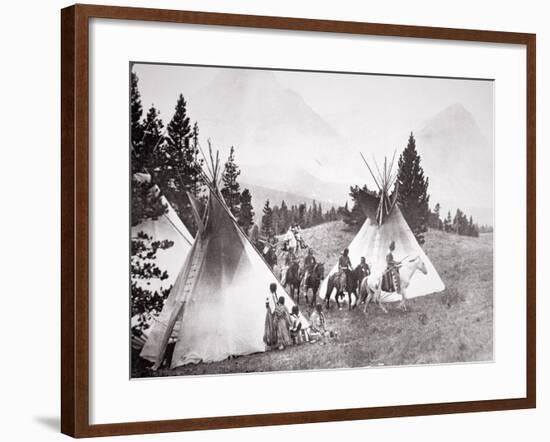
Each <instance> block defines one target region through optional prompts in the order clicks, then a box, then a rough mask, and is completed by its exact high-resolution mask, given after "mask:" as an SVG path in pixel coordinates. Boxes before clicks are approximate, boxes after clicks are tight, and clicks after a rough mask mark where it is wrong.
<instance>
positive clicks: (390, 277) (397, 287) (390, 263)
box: [384, 241, 401, 292]
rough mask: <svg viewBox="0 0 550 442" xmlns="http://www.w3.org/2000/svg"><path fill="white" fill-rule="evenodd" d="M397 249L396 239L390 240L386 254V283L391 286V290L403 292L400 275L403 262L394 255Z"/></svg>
mask: <svg viewBox="0 0 550 442" xmlns="http://www.w3.org/2000/svg"><path fill="white" fill-rule="evenodd" d="M394 251H395V241H392V242H390V246H389V251H388V254H387V255H386V265H387V267H386V271H385V273H384V279H385V280H386V285H387V287H389V288H390V289H393V290H390V291H396V292H401V277H400V276H399V267H401V263H400V262H397V261H396V260H395V259H394V257H393V252H394Z"/></svg>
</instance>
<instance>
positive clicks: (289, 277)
mask: <svg viewBox="0 0 550 442" xmlns="http://www.w3.org/2000/svg"><path fill="white" fill-rule="evenodd" d="M285 281H286V283H285V284H286V285H287V286H288V288H289V291H288V293H289V294H290V296H291V297H292V298H294V293H296V298H295V299H296V303H297V304H299V301H300V282H301V281H302V276H301V272H300V264H298V262H297V261H294V262H292V263H291V264H290V266H288V269H287V271H286V279H285Z"/></svg>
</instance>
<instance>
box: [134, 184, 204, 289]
mask: <svg viewBox="0 0 550 442" xmlns="http://www.w3.org/2000/svg"><path fill="white" fill-rule="evenodd" d="M156 190H157V192H159V191H158V188H157V189H156ZM160 200H161V202H162V204H163V205H164V206H165V207H166V208H167V210H166V212H165V213H163V214H162V215H161V216H159V217H158V218H157V219H147V220H144V221H142V222H141V223H140V224H138V225H136V226H133V227H132V229H131V232H130V234H131V237H132V238H137V236H138V234H139V233H140V232H143V233H145V234H146V235H147V236H149V237H151V238H152V240H153V241H165V240H168V241H171V242H172V243H173V245H172V247H169V248H167V249H159V250H157V253H156V258H155V260H154V263H155V265H156V266H157V267H158V268H159V269H161V270H162V271H166V272H167V273H168V278H166V279H164V280H162V281H161V280H160V279H148V280H146V281H144V280H139V279H135V280H134V282H136V283H137V284H138V285H140V286H142V287H143V288H144V289H147V290H151V291H153V292H154V291H155V290H157V291H160V290H161V289H165V288H168V287H170V286H171V285H172V284H173V283H174V281H175V280H176V277H177V276H178V274H179V272H180V270H181V268H182V266H183V263H184V262H185V258H186V257H187V255H188V254H189V252H190V251H191V247H192V246H193V241H194V240H193V236H192V235H191V233H189V231H188V230H187V228H186V227H185V225H184V224H183V222H182V221H181V219H180V218H179V216H178V215H177V213H176V211H175V210H174V208H173V207H172V206H171V205H170V203H169V202H168V200H167V199H166V198H165V197H164V196H162V195H161V196H160Z"/></svg>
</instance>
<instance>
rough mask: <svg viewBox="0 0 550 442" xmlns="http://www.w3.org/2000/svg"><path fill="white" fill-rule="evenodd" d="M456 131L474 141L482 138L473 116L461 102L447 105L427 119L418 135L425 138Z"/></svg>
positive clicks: (453, 133) (451, 133) (455, 132)
mask: <svg viewBox="0 0 550 442" xmlns="http://www.w3.org/2000/svg"><path fill="white" fill-rule="evenodd" d="M457 133H462V134H465V135H467V136H469V137H471V138H472V139H476V141H477V140H479V139H480V138H483V136H482V134H481V130H480V129H479V126H478V124H477V122H476V120H475V118H474V116H473V115H472V113H471V112H470V111H469V110H468V109H466V108H465V107H464V106H463V105H462V104H461V103H454V104H451V105H450V106H447V107H446V108H445V109H443V110H442V111H441V112H439V113H438V114H436V115H435V116H434V117H433V118H432V119H430V120H428V121H427V122H426V124H425V125H424V127H423V128H422V129H421V131H420V135H421V136H422V137H425V138H432V137H434V136H441V135H444V134H446V135H448V136H449V135H455V136H456V134H457Z"/></svg>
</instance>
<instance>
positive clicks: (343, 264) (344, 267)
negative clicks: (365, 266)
mask: <svg viewBox="0 0 550 442" xmlns="http://www.w3.org/2000/svg"><path fill="white" fill-rule="evenodd" d="M352 270H353V266H352V265H351V260H350V259H349V249H347V248H346V249H344V252H343V253H342V254H341V255H340V258H339V259H338V271H340V272H344V273H346V275H349V273H350V272H351V271H352Z"/></svg>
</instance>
